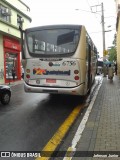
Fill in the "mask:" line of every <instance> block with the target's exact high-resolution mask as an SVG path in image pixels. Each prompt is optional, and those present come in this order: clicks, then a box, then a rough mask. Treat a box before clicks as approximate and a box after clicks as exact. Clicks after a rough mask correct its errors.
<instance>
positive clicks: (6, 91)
mask: <svg viewBox="0 0 120 160" xmlns="http://www.w3.org/2000/svg"><path fill="white" fill-rule="evenodd" d="M10 98H11V89H10V87H9V86H7V85H0V101H1V103H2V104H4V105H6V104H8V103H9V102H10Z"/></svg>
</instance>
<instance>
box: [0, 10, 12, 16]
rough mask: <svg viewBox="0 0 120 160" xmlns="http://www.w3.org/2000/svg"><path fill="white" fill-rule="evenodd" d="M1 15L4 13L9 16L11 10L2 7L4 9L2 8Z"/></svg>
mask: <svg viewBox="0 0 120 160" xmlns="http://www.w3.org/2000/svg"><path fill="white" fill-rule="evenodd" d="M1 13H2V15H4V16H11V10H10V9H8V8H4V9H2V12H1Z"/></svg>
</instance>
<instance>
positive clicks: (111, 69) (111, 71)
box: [108, 64, 114, 79]
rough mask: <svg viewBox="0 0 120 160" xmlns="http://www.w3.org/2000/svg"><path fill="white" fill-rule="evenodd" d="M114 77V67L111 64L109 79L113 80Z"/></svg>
mask: <svg viewBox="0 0 120 160" xmlns="http://www.w3.org/2000/svg"><path fill="white" fill-rule="evenodd" d="M113 76H114V71H113V67H112V65H111V64H109V67H108V79H113Z"/></svg>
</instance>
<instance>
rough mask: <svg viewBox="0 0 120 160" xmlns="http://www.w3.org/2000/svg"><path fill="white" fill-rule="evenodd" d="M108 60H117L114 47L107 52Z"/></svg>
mask: <svg viewBox="0 0 120 160" xmlns="http://www.w3.org/2000/svg"><path fill="white" fill-rule="evenodd" d="M108 60H109V61H110V62H115V61H116V60H117V53H116V48H115V47H111V49H110V50H109V58H108Z"/></svg>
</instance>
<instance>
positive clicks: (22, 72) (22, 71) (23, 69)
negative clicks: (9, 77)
mask: <svg viewBox="0 0 120 160" xmlns="http://www.w3.org/2000/svg"><path fill="white" fill-rule="evenodd" d="M21 77H22V79H24V69H23V67H22V75H21Z"/></svg>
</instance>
